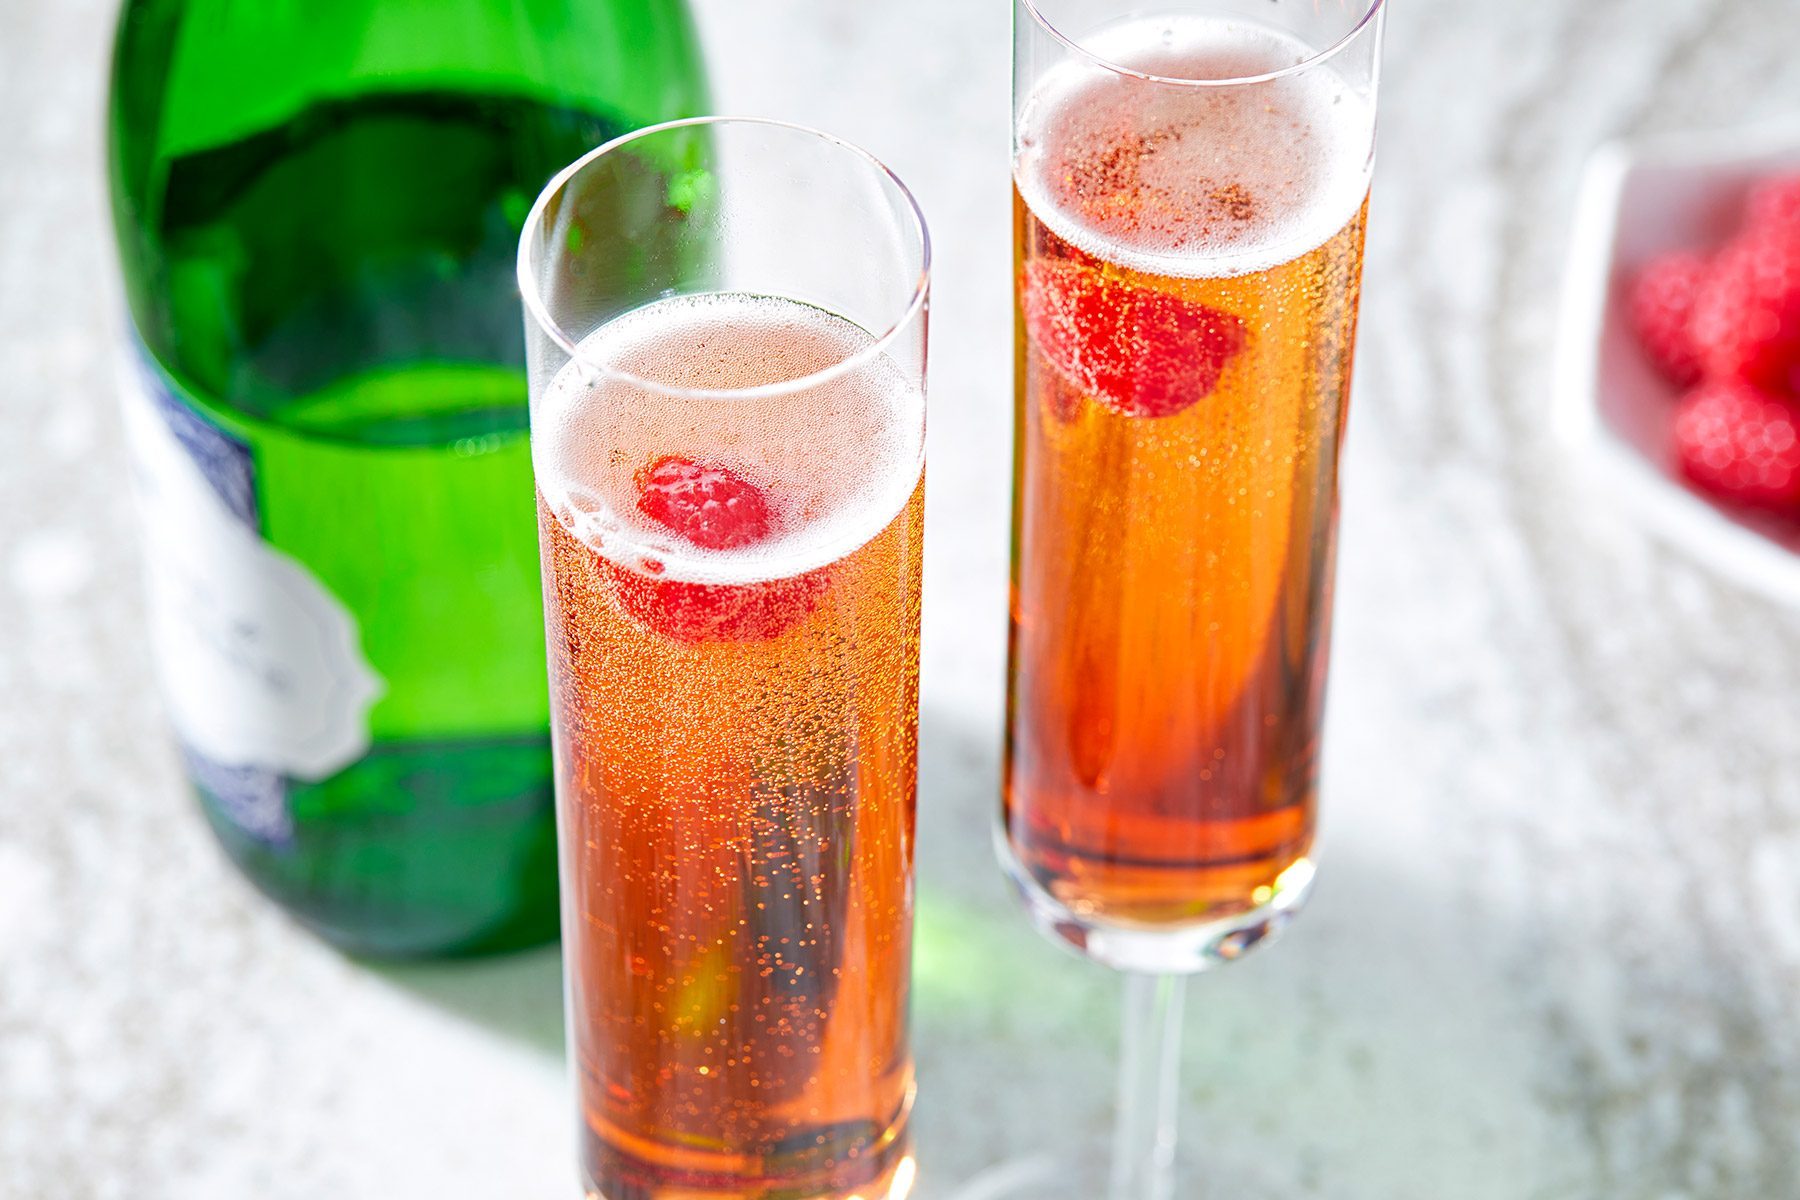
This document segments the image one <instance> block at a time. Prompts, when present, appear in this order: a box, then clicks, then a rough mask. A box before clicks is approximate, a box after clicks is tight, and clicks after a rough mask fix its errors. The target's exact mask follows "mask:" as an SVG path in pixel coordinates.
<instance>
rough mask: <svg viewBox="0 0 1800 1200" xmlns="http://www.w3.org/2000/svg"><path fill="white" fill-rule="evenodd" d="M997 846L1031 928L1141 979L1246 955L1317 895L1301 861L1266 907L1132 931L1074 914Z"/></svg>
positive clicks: (1309, 867) (1001, 840)
mask: <svg viewBox="0 0 1800 1200" xmlns="http://www.w3.org/2000/svg"><path fill="white" fill-rule="evenodd" d="M995 841H996V843H997V846H996V848H997V850H998V853H999V856H1000V862H1001V864H1002V865H1003V866H1004V867H1005V868H1006V874H1007V877H1008V878H1009V879H1011V880H1012V884H1013V888H1014V889H1015V890H1016V891H1017V892H1018V894H1019V898H1020V899H1021V900H1022V901H1023V902H1024V905H1025V911H1026V913H1027V914H1028V915H1029V916H1030V917H1031V921H1032V924H1034V925H1036V926H1037V927H1038V928H1039V929H1040V930H1042V931H1043V932H1044V933H1045V934H1047V935H1048V936H1050V937H1052V938H1054V939H1056V940H1057V941H1060V942H1064V943H1066V944H1068V945H1069V946H1071V947H1072V948H1073V949H1074V950H1075V951H1076V952H1077V953H1079V954H1080V955H1081V956H1082V957H1084V958H1089V959H1092V960H1093V961H1095V962H1097V963H1100V964H1102V965H1104V966H1108V967H1111V968H1112V969H1113V970H1115V971H1127V972H1134V973H1138V974H1144V975H1192V974H1195V973H1196V972H1199V971H1204V970H1207V969H1208V968H1210V967H1215V966H1218V965H1219V964H1221V963H1228V962H1232V961H1234V960H1236V959H1238V958H1241V957H1243V955H1244V954H1245V953H1247V952H1248V951H1249V950H1250V949H1251V948H1253V947H1255V946H1258V945H1261V944H1262V943H1263V942H1266V941H1269V940H1271V939H1273V938H1274V937H1275V936H1276V935H1277V934H1279V933H1280V932H1281V931H1282V930H1283V929H1285V928H1286V927H1287V924H1288V922H1289V921H1291V920H1293V919H1294V916H1295V914H1297V913H1298V912H1299V911H1300V910H1301V908H1303V907H1304V906H1305V904H1306V899H1307V897H1308V896H1309V895H1311V894H1312V888H1313V879H1314V877H1315V875H1316V874H1317V868H1316V867H1315V866H1314V865H1313V861H1312V860H1311V859H1310V858H1302V859H1299V860H1298V861H1296V862H1295V863H1294V865H1293V866H1291V867H1289V868H1288V869H1287V870H1286V871H1283V872H1282V873H1281V878H1280V881H1279V886H1278V887H1276V888H1275V890H1274V894H1273V895H1272V896H1270V897H1269V899H1268V901H1267V902H1266V903H1264V904H1261V905H1258V906H1257V907H1256V908H1253V909H1250V910H1249V911H1248V912H1242V913H1238V914H1237V915H1236V916H1232V917H1226V918H1224V919H1222V920H1218V921H1207V922H1202V923H1200V924H1195V925H1188V926H1182V927H1175V928H1170V927H1168V926H1157V927H1154V928H1152V927H1148V926H1132V925H1125V924H1120V923H1117V922H1112V921H1097V920H1094V919H1093V918H1091V917H1087V916H1084V915H1082V914H1081V913H1078V912H1075V911H1074V910H1073V909H1071V908H1069V907H1068V906H1067V905H1066V904H1064V903H1063V902H1062V901H1061V900H1058V899H1057V898H1056V897H1055V896H1053V895H1051V894H1050V893H1049V892H1048V891H1046V890H1044V888H1043V886H1042V885H1041V884H1039V883H1038V881H1037V880H1035V879H1033V878H1032V877H1031V875H1030V873H1029V872H1027V871H1026V870H1025V869H1024V868H1023V867H1021V866H1020V865H1019V863H1018V861H1017V860H1016V859H1015V858H1014V857H1013V854H1012V851H1011V849H1010V848H1009V847H1008V846H1007V845H1006V839H1005V837H1004V836H1003V835H1002V836H997V837H996V839H995Z"/></svg>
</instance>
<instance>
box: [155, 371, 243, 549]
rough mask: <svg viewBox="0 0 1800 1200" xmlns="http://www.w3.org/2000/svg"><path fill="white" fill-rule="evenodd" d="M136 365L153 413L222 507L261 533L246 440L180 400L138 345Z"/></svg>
mask: <svg viewBox="0 0 1800 1200" xmlns="http://www.w3.org/2000/svg"><path fill="white" fill-rule="evenodd" d="M139 354H140V357H139V365H140V366H142V368H143V374H144V382H145V385H146V389H147V390H148V392H149V393H150V400H151V402H152V403H153V404H155V406H156V412H157V415H158V416H160V417H161V418H162V419H163V423H164V424H165V425H167V426H168V427H169V432H171V433H173V434H174V435H175V440H176V441H178V442H180V443H181V448H182V449H184V450H186V451H187V453H188V457H189V458H191V459H193V460H194V465H195V466H196V467H198V468H199V470H200V474H201V475H202V476H203V477H205V479H206V482H207V483H209V484H211V485H212V490H213V491H215V492H217V493H218V496H219V499H220V500H222V501H224V503H225V507H226V508H228V509H230V510H231V512H232V515H233V516H235V517H237V519H238V520H240V521H242V522H243V523H244V524H245V525H246V526H248V527H249V529H250V531H251V532H252V533H256V534H259V535H260V534H261V532H262V525H261V523H260V522H259V521H258V520H257V512H256V467H255V465H254V464H253V462H252V460H251V458H250V444H249V443H248V442H244V441H240V440H239V439H237V438H234V437H232V436H231V435H230V434H228V433H226V432H225V431H224V430H223V429H220V428H219V427H218V426H217V425H214V424H213V423H212V422H211V421H208V420H207V419H206V418H205V417H202V416H201V415H200V414H199V413H197V412H195V411H194V410H193V408H191V407H190V406H188V405H187V404H185V403H183V401H182V400H181V398H180V397H178V396H177V395H176V394H175V390H174V389H173V388H171V387H170V386H169V382H168V380H167V379H166V378H164V376H163V373H162V370H161V369H160V368H159V367H158V366H157V364H156V361H155V360H154V359H153V358H151V357H150V352H149V351H148V350H146V349H144V348H143V347H142V346H140V347H139Z"/></svg>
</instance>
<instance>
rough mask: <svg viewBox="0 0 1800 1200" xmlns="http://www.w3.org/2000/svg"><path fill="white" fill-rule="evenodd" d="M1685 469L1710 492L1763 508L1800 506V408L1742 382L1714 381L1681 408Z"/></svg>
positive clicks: (1679, 439)
mask: <svg viewBox="0 0 1800 1200" xmlns="http://www.w3.org/2000/svg"><path fill="white" fill-rule="evenodd" d="M1674 432H1675V453H1676V456H1677V458H1678V459H1679V460H1680V463H1681V472H1682V474H1684V475H1686V476H1687V477H1688V478H1689V479H1691V480H1693V481H1694V482H1695V483H1696V484H1699V485H1700V486H1701V487H1702V488H1705V489H1706V490H1707V491H1709V492H1712V493H1714V494H1715V495H1718V496H1720V497H1723V498H1724V499H1726V500H1732V501H1736V502H1737V503H1739V504H1748V505H1755V506H1758V507H1762V508H1792V507H1794V506H1796V505H1800V406H1796V405H1795V403H1794V402H1793V401H1791V400H1788V399H1787V398H1785V397H1781V396H1771V395H1769V394H1768V393H1767V392H1762V391H1759V390H1757V389H1756V388H1754V387H1752V386H1750V385H1749V384H1747V383H1743V382H1741V381H1738V380H1714V381H1712V382H1710V383H1707V384H1704V385H1702V386H1701V387H1699V388H1696V389H1695V390H1694V391H1691V392H1689V393H1688V394H1687V395H1685V396H1683V397H1682V398H1681V405H1680V407H1679V408H1678V409H1676V412H1675V426H1674Z"/></svg>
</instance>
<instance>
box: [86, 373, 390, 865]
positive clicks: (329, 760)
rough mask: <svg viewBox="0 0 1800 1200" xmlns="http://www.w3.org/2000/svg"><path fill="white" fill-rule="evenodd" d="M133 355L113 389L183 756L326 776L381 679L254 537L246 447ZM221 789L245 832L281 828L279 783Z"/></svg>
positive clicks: (243, 769)
mask: <svg viewBox="0 0 1800 1200" xmlns="http://www.w3.org/2000/svg"><path fill="white" fill-rule="evenodd" d="M129 358H130V360H131V361H129V362H128V363H126V364H124V369H123V370H122V371H121V372H120V374H121V380H120V384H121V386H120V395H121V397H122V400H123V404H124V409H125V430H126V441H127V444H128V446H129V447H130V451H131V458H132V467H133V474H134V475H135V480H136V488H137V494H138V507H139V510H140V512H141V514H142V517H143V525H144V529H145V547H144V555H145V560H146V562H147V563H148V565H149V607H150V627H151V638H152V642H153V650H154V653H155V656H156V663H157V670H158V673H159V674H160V675H161V678H162V686H163V694H164V699H165V702H166V703H167V705H168V710H169V716H170V719H171V721H172V722H173V723H174V725H175V728H176V731H177V732H178V733H179V734H180V736H181V738H182V740H183V742H185V743H186V747H187V750H188V752H189V758H190V762H192V760H193V759H195V758H196V757H198V758H199V759H201V760H204V761H205V762H206V764H207V765H208V766H209V767H210V768H211V770H212V772H213V774H215V775H225V776H229V775H232V774H234V773H235V774H237V775H238V776H240V777H243V778H246V779H248V778H252V777H254V778H255V779H259V780H261V781H262V783H263V784H265V785H274V784H276V781H275V780H273V779H270V778H268V776H269V775H270V774H271V773H273V774H279V775H285V776H289V777H292V778H296V779H302V780H317V779H323V778H325V777H327V776H329V775H333V774H335V773H336V772H338V771H339V770H341V769H342V768H344V767H346V766H348V765H349V764H351V763H353V762H355V761H356V760H357V759H359V758H361V757H362V756H363V755H364V754H365V753H366V752H367V750H368V747H369V723H368V712H369V706H370V705H371V704H372V703H374V701H375V699H376V697H378V696H379V695H380V694H381V691H382V682H381V679H380V677H379V676H378V675H376V673H375V671H374V670H373V669H372V668H371V667H370V665H369V663H368V661H367V660H366V659H364V657H363V654H362V649H361V644H360V639H359V638H358V634H357V627H356V621H355V618H354V617H352V616H351V614H350V612H349V610H348V609H346V608H345V607H344V605H343V603H342V602H341V601H339V600H338V598H337V597H336V596H333V595H332V594H331V593H330V592H328V591H327V590H326V589H325V587H324V586H323V585H322V584H321V583H320V582H319V581H318V580H317V579H316V578H314V576H313V575H312V574H311V573H310V572H309V571H307V569H306V568H305V567H304V566H302V565H301V564H300V563H299V562H297V561H296V560H295V559H294V558H292V557H291V556H289V555H286V554H283V553H282V552H280V551H279V550H276V549H274V548H273V547H271V546H270V545H268V543H266V542H264V541H263V540H262V537H261V536H260V534H259V532H258V526H257V518H256V495H255V486H254V480H253V474H252V470H253V467H252V462H251V457H250V451H249V447H248V446H247V445H245V444H244V443H243V442H241V441H239V440H238V439H236V438H233V437H231V436H230V435H229V434H227V433H225V432H223V431H222V430H220V429H218V428H217V427H216V426H214V425H212V424H211V423H210V422H207V421H206V420H205V419H204V418H202V417H201V416H200V415H199V414H198V413H196V412H195V411H194V410H193V409H192V408H190V407H188V406H187V405H186V404H183V403H182V402H181V400H180V399H179V398H177V397H176V396H175V395H174V394H173V393H172V391H171V389H170V387H169V385H168V383H167V382H165V381H164V380H163V379H162V378H161V376H160V374H159V373H158V372H157V370H156V368H155V366H154V365H153V364H152V363H150V362H149V361H147V359H146V357H145V356H144V355H143V354H142V353H141V352H136V353H132V354H131V355H130V356H129ZM202 782H203V783H204V782H205V781H204V780H203V781H202ZM209 790H211V789H209ZM226 790H227V791H228V792H230V793H233V794H231V795H225V796H223V797H221V802H222V803H223V804H224V805H225V807H226V808H227V809H228V810H229V811H228V814H227V815H229V816H231V817H232V819H233V820H235V821H237V822H238V823H239V824H241V825H244V826H245V827H246V830H247V832H250V833H252V834H256V835H259V836H263V837H264V838H265V839H267V840H273V841H279V840H281V839H282V838H283V836H284V835H285V834H286V833H288V832H289V823H288V817H287V813H286V805H285V796H284V795H283V794H282V793H283V792H284V791H285V789H277V790H275V791H273V792H271V788H270V787H269V786H263V787H261V788H260V789H258V788H251V787H235V786H234V787H230V788H227V789H226ZM259 797H260V799H259ZM271 805H273V806H275V808H272V807H271ZM277 808H278V810H279V811H276V809H277ZM240 810H241V811H240Z"/></svg>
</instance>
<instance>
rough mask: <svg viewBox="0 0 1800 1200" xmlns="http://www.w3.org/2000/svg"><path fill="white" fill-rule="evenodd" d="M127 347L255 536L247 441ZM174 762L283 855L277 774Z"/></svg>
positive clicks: (160, 404)
mask: <svg viewBox="0 0 1800 1200" xmlns="http://www.w3.org/2000/svg"><path fill="white" fill-rule="evenodd" d="M133 341H134V342H135V343H136V348H137V363H138V368H139V373H140V374H141V375H142V377H143V380H144V391H145V394H146V395H148V396H149V398H150V402H151V405H152V406H153V407H154V408H155V410H156V415H157V416H159V417H160V418H162V421H163V423H164V424H165V425H167V426H168V427H169V432H171V433H173V434H174V435H175V440H176V441H178V442H179V443H181V448H182V449H183V450H185V451H186V452H187V455H188V457H189V458H190V459H192V460H193V462H194V466H195V467H196V468H197V469H198V470H199V472H200V474H201V476H202V477H203V478H204V479H205V480H206V482H207V483H208V484H209V485H210V486H211V487H212V490H213V491H214V492H216V493H217V494H218V497H219V499H220V500H221V501H223V502H224V504H225V507H226V508H227V509H229V510H230V511H231V513H232V515H233V516H235V517H236V518H237V519H238V520H240V521H242V522H243V523H244V525H245V526H246V527H248V528H249V530H250V531H251V532H252V533H254V534H256V535H257V536H258V537H261V536H262V526H261V523H260V522H259V521H258V520H257V511H256V468H255V465H254V462H253V460H252V459H251V456H250V445H249V443H248V442H245V441H243V440H241V439H239V438H235V437H232V436H231V435H230V434H228V433H226V432H225V431H224V430H222V429H220V428H219V427H218V426H217V425H214V424H213V423H212V422H211V421H208V420H207V419H206V418H205V417H203V416H201V415H200V414H199V413H198V412H196V411H194V409H193V408H192V407H190V406H189V405H188V404H187V403H186V402H185V401H183V400H182V398H181V397H180V395H179V394H177V392H176V390H175V389H174V387H172V386H171V384H170V381H169V380H168V378H167V377H166V376H164V374H163V372H162V369H161V368H160V366H159V365H158V364H157V362H156V360H155V358H153V357H152V356H151V354H150V351H149V349H148V348H147V347H145V346H144V344H143V343H142V342H141V341H138V340H137V339H136V338H135V337H134V338H133ZM181 756H182V759H183V761H184V762H185V763H186V764H187V772H188V777H189V779H191V780H192V781H193V784H194V787H195V789H196V790H197V791H198V792H199V793H200V799H201V801H202V802H203V803H205V804H206V805H207V806H208V807H210V808H212V809H213V810H214V811H215V812H217V813H218V814H219V816H221V817H223V818H224V819H225V820H227V821H229V822H230V823H231V824H232V825H234V826H236V827H237V828H238V829H240V830H242V831H243V833H244V834H245V836H247V837H249V838H251V839H252V840H254V841H257V842H261V843H262V844H263V845H265V846H270V847H273V848H275V849H286V848H288V847H290V846H292V845H293V842H294V818H293V814H292V813H291V812H290V811H289V808H288V781H287V779H286V778H285V777H283V776H282V775H281V774H280V773H279V772H277V771H271V770H269V769H268V768H267V767H257V766H230V765H227V764H225V763H221V762H216V761H214V760H213V759H210V758H208V757H207V756H206V755H204V754H201V753H200V752H199V751H198V750H195V749H194V748H193V747H192V746H190V745H188V744H186V742H182V743H181Z"/></svg>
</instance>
